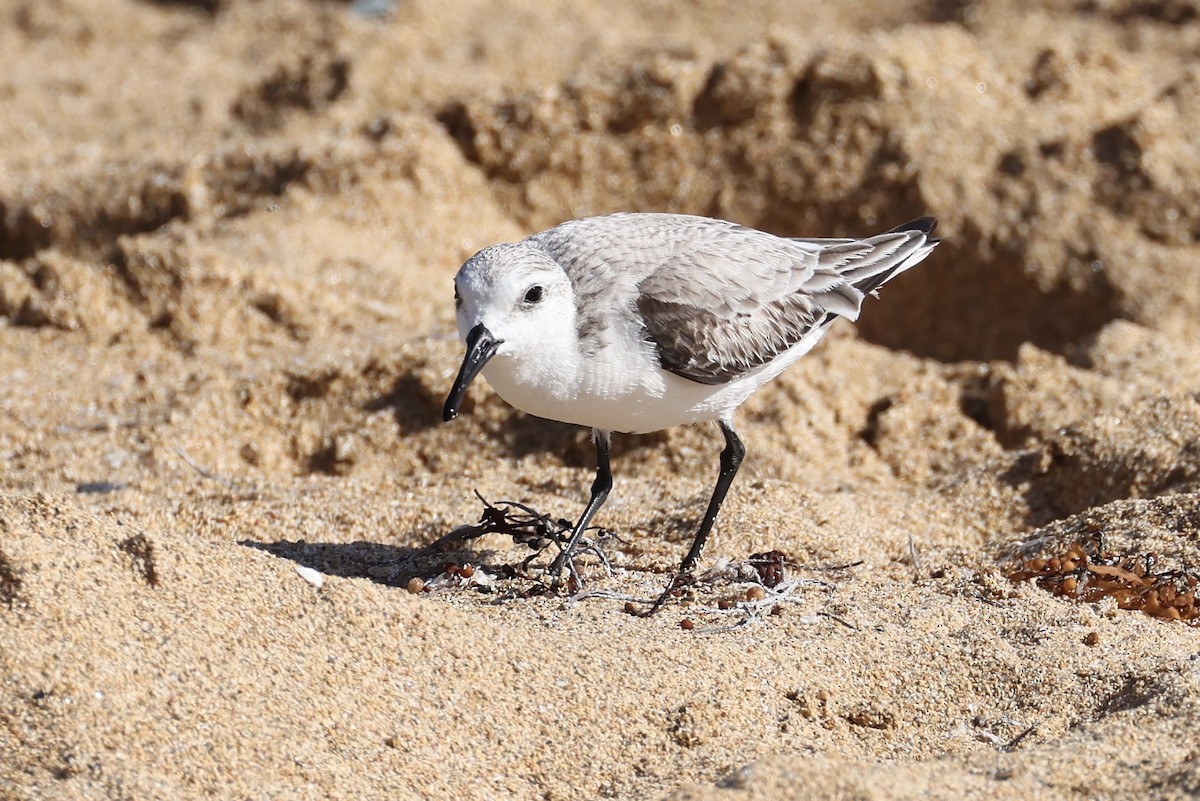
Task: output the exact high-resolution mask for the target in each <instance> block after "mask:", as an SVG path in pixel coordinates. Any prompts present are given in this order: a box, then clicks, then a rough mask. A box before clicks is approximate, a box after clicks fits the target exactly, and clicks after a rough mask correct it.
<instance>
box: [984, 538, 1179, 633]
mask: <svg viewBox="0 0 1200 801" xmlns="http://www.w3.org/2000/svg"><path fill="white" fill-rule="evenodd" d="M1155 561H1156V556H1155V554H1152V553H1147V554H1126V555H1122V556H1118V555H1115V554H1112V553H1099V554H1089V553H1088V552H1087V549H1086V548H1085V547H1084V545H1083V544H1081V543H1080V542H1074V543H1072V544H1071V546H1070V547H1069V548H1068V549H1067V550H1065V551H1063V552H1062V553H1060V554H1059V555H1057V556H1052V557H1050V558H1048V559H1046V558H1036V559H1023V560H1021V561H1020V562H1019V563H1017V565H1016V566H1015V567H1014V568H1013V569H1012V570H1011V571H1010V572H1009V573H1008V578H1009V579H1010V580H1011V581H1028V580H1029V579H1035V580H1036V581H1037V585H1038V586H1039V587H1041V588H1042V589H1044V590H1047V591H1049V592H1052V593H1054V594H1055V595H1061V596H1065V597H1067V598H1072V599H1074V600H1077V601H1086V602H1093V603H1094V602H1097V601H1101V600H1103V599H1105V598H1112V599H1113V600H1115V601H1116V602H1117V606H1118V607H1120V608H1121V609H1133V610H1137V611H1140V612H1144V613H1146V614H1147V615H1150V616H1151V617H1157V618H1161V619H1163V620H1182V621H1184V622H1186V623H1189V624H1191V625H1200V605H1198V604H1197V603H1196V584H1197V580H1196V575H1195V574H1194V573H1193V572H1192V571H1190V570H1187V569H1184V570H1163V571H1156V570H1155Z"/></svg>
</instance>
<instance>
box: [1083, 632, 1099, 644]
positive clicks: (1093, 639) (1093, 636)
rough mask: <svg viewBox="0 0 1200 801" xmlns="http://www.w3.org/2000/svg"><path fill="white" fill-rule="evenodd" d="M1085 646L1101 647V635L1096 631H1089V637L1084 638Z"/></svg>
mask: <svg viewBox="0 0 1200 801" xmlns="http://www.w3.org/2000/svg"><path fill="white" fill-rule="evenodd" d="M1083 644H1084V645H1089V646H1096V645H1099V644H1100V635H1099V634H1097V633H1096V632H1094V631H1089V632H1088V633H1087V636H1086V637H1084V638H1083Z"/></svg>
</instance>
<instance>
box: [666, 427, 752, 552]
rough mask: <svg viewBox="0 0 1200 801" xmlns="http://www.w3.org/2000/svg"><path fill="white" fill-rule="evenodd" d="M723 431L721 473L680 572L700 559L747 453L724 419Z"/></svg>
mask: <svg viewBox="0 0 1200 801" xmlns="http://www.w3.org/2000/svg"><path fill="white" fill-rule="evenodd" d="M721 433H722V434H724V435H725V450H723V451H721V474H720V475H719V476H717V486H716V487H714V488H713V494H712V500H710V501H709V502H708V511H707V512H705V513H704V520H702V521H701V522H700V530H699V531H697V532H696V539H694V540H692V547H691V550H689V551H688V553H687V556H685V557H683V563H682V564H680V565H679V572H680V573H686V572H688V571H689V570H691V569H692V568H693V567H695V566H696V562H697V561H699V559H700V552H701V551H703V550H704V544H705V542H707V541H708V534H709V532H711V531H712V527H713V523H714V522H716V519H717V513H718V512H720V511H721V502H722V501H724V500H725V493H727V492H729V485H730V484H732V483H733V477H734V476H736V475H737V471H738V467H740V466H741V464H742V457H743V456H745V455H746V446H745V445H743V444H742V441H741V440H740V439H738V435H737V434H736V433H735V432H734V430H733V427H732V426H731V425H730V424H729V423H726V422H725V421H724V420H722V421H721Z"/></svg>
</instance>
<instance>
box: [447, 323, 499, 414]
mask: <svg viewBox="0 0 1200 801" xmlns="http://www.w3.org/2000/svg"><path fill="white" fill-rule="evenodd" d="M503 341H504V340H503V339H496V338H495V337H493V336H492V332H491V331H489V330H487V329H486V328H484V326H483V323H480V324H479V325H477V326H475V327H474V328H472V329H471V331H470V333H469V334H467V355H466V356H465V357H464V358H463V363H462V367H460V368H459V370H458V378H456V379H454V386H453V387H451V388H450V397H448V398H446V406H445V407H444V408H443V409H442V419H443V420H446V421H449V420H453V419H454V418H455V417H456V416H457V415H458V409H459V407H460V406H461V405H462V400H463V398H464V397H465V396H466V394H467V387H469V386H471V382H472V381H473V380H474V379H475V376H477V375H479V371H480V370H482V369H483V366H484V365H485V364H487V363H488V360H489V359H491V358H492V357H493V356H495V355H496V349H497V348H499V347H500V343H502V342H503Z"/></svg>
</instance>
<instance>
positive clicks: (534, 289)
mask: <svg viewBox="0 0 1200 801" xmlns="http://www.w3.org/2000/svg"><path fill="white" fill-rule="evenodd" d="M545 293H546V290H545V289H543V288H542V287H540V286H531V287H529V291H528V292H526V293H525V302H526V303H540V302H541V300H542V295H544V294H545Z"/></svg>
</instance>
